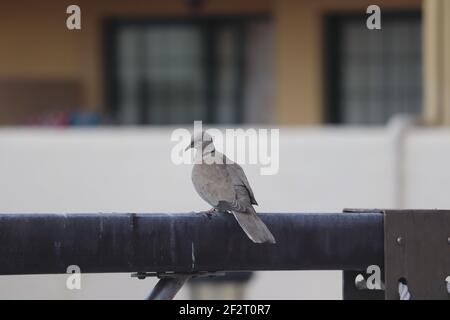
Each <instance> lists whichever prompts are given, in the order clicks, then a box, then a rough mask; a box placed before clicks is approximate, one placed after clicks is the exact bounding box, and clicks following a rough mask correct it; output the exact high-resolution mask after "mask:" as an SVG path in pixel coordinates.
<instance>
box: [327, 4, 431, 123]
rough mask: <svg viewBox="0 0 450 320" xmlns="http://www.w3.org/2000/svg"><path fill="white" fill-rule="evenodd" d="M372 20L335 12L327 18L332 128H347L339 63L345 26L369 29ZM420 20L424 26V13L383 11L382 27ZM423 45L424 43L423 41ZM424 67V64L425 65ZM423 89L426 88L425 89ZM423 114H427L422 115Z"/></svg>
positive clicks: (415, 10) (359, 15) (419, 11)
mask: <svg viewBox="0 0 450 320" xmlns="http://www.w3.org/2000/svg"><path fill="white" fill-rule="evenodd" d="M368 17H369V15H368V14H365V13H361V12H354V11H351V12H347V11H346V12H333V13H329V14H326V15H325V16H324V33H325V34H324V42H325V43H324V45H323V47H324V49H325V54H324V68H323V74H322V76H323V79H324V93H325V100H324V102H325V112H324V119H323V120H324V122H325V123H329V124H345V123H344V122H343V120H342V106H341V105H340V101H341V92H340V90H339V89H340V84H339V80H340V79H341V75H342V71H341V69H340V65H339V61H340V60H341V55H340V50H339V44H340V43H341V41H342V34H341V31H342V22H343V20H346V22H348V21H353V22H354V21H359V22H361V27H364V28H365V27H366V21H367V18H368ZM398 18H401V19H406V20H414V21H416V20H417V19H419V20H420V22H421V23H422V24H423V18H422V12H421V10H420V9H408V10H392V11H382V13H381V27H383V21H386V20H390V21H392V20H395V19H398ZM382 31H383V29H381V30H373V32H382ZM422 41H423V39H422ZM422 66H423V64H422ZM422 87H423V86H422ZM422 112H423V111H422Z"/></svg>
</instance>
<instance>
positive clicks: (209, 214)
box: [199, 208, 217, 219]
mask: <svg viewBox="0 0 450 320" xmlns="http://www.w3.org/2000/svg"><path fill="white" fill-rule="evenodd" d="M214 212H217V209H216V208H211V209H210V210H208V211H200V212H199V213H200V214H204V215H206V217H207V218H208V219H211V218H212V214H213V213H214Z"/></svg>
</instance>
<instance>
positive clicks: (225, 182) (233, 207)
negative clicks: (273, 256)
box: [192, 148, 275, 243]
mask: <svg viewBox="0 0 450 320" xmlns="http://www.w3.org/2000/svg"><path fill="white" fill-rule="evenodd" d="M202 159H203V161H202V162H201V163H196V164H195V165H194V167H193V169H192V183H193V184H194V187H195V190H196V191H197V193H198V194H199V195H200V197H201V198H202V199H203V200H205V201H206V202H208V203H209V204H210V205H211V206H213V207H214V208H216V209H219V210H226V211H231V212H232V213H233V215H234V217H235V218H236V220H237V222H238V223H239V225H240V226H241V228H242V229H243V230H244V231H245V233H246V234H247V236H248V237H249V238H250V239H251V240H252V241H253V242H256V243H263V242H269V243H275V238H274V236H273V235H272V233H271V232H270V231H269V229H268V228H267V226H266V225H265V224H264V222H263V221H262V220H261V219H260V218H259V217H258V215H257V213H256V212H255V209H254V208H253V206H252V205H253V204H255V205H257V204H258V203H257V202H256V199H255V196H254V194H253V190H252V189H251V187H250V184H249V182H248V179H247V177H246V176H245V173H244V170H242V168H241V166H239V165H238V164H237V163H234V162H232V161H231V160H230V159H228V158H226V157H225V156H224V155H223V154H221V153H219V152H217V151H215V150H214V149H213V148H210V149H209V150H204V151H203V154H202Z"/></svg>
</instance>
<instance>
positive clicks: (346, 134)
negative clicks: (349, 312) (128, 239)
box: [0, 127, 450, 299]
mask: <svg viewBox="0 0 450 320" xmlns="http://www.w3.org/2000/svg"><path fill="white" fill-rule="evenodd" d="M171 132H172V128H153V129H135V128H125V129H117V128H115V129H108V128H105V129H78V130H75V129H72V130H65V129H59V130H58V129H54V130H50V129H0V212H2V213H7V212H33V213H34V212H55V213H57V212H189V211H200V210H204V209H208V205H207V204H205V203H204V202H203V201H202V200H201V199H200V198H199V197H198V196H197V194H196V193H195V191H194V189H193V187H192V185H191V181H190V170H191V167H190V166H187V165H180V166H176V165H174V164H173V163H172V162H171V160H170V151H171V148H172V146H173V145H174V143H172V142H170V134H171ZM394 132H395V130H392V128H381V127H379V128H377V127H374V128H344V127H342V128H333V127H330V128H282V129H281V131H280V134H281V135H280V138H281V141H280V171H279V173H278V174H277V175H274V176H261V175H260V174H259V167H258V166H256V165H244V166H243V167H244V170H245V171H246V172H247V176H248V178H249V180H250V183H251V184H252V187H253V190H254V192H255V195H256V198H257V200H258V202H259V203H260V206H259V208H258V211H260V212H282V211H284V212H305V211H306V212H308V211H336V212H339V211H341V210H342V209H343V208H345V207H362V208H374V207H378V208H380V207H383V208H384V207H394V206H396V205H397V204H398V201H397V199H395V197H396V195H398V194H399V191H398V190H396V188H397V187H396V186H399V185H400V186H401V185H402V184H399V183H398V181H396V179H397V178H398V177H399V176H400V177H401V176H402V175H398V174H396V172H394V170H395V169H396V168H398V167H400V168H402V169H403V184H404V203H403V206H404V207H411V208H449V207H450V196H449V191H448V190H450V170H449V169H448V166H449V164H450V129H413V130H409V131H408V132H407V134H406V136H405V139H404V142H405V144H404V147H405V149H404V160H405V163H404V164H400V166H398V165H396V164H395V159H396V157H397V156H398V154H397V153H398V151H399V150H401V148H399V144H398V143H399V140H398V136H396V134H395V133H394ZM400 144H401V139H400ZM400 158H401V157H400ZM0 263H1V262H0ZM65 279H66V278H65V276H61V275H60V276H14V277H11V276H1V277H0V298H124V299H126V298H136V299H139V298H143V297H144V296H145V295H146V294H147V293H148V291H149V290H150V289H151V287H152V285H153V284H154V280H144V281H139V280H136V279H130V277H129V275H128V274H110V275H84V277H83V283H82V285H83V288H82V290H80V291H69V290H67V289H65ZM178 297H179V298H186V297H188V296H187V293H186V290H184V291H183V292H181V293H180V295H179V296H178ZM341 297H342V296H341V281H340V272H338V271H335V272H323V271H322V272H318V271H308V272H260V273H258V274H257V276H256V277H255V278H254V280H253V281H252V282H251V285H250V287H249V288H248V298H252V299H299V298H302V299H308V298H322V299H340V298H341Z"/></svg>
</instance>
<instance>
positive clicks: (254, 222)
mask: <svg viewBox="0 0 450 320" xmlns="http://www.w3.org/2000/svg"><path fill="white" fill-rule="evenodd" d="M231 212H232V213H233V215H234V217H235V218H236V220H237V222H238V223H239V225H240V226H241V228H242V229H243V230H244V231H245V233H246V234H247V236H248V237H249V238H250V239H251V240H252V241H253V242H255V243H264V242H268V243H276V241H275V238H274V236H273V234H272V233H271V232H270V230H269V229H268V228H267V226H266V225H265V224H264V222H262V220H261V219H260V218H259V217H258V214H257V213H256V211H255V209H254V208H253V207H252V206H250V207H249V208H248V209H247V212H236V211H231Z"/></svg>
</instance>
